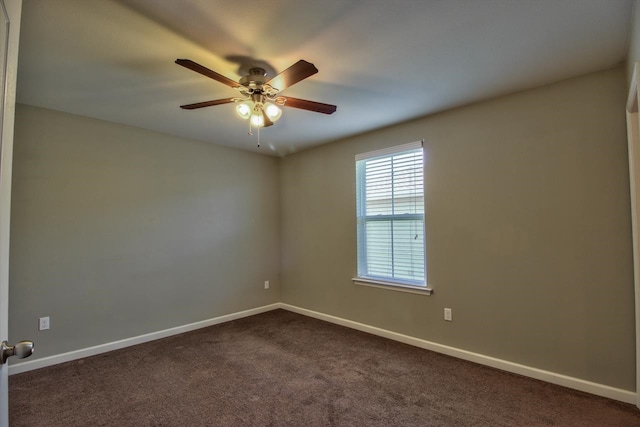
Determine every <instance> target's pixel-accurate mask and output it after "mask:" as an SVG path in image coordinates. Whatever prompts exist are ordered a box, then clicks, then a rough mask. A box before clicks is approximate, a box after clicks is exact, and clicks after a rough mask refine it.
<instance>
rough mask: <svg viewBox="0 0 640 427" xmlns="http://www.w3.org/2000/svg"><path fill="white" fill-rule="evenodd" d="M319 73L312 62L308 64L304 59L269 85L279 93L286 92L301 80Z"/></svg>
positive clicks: (276, 77)
mask: <svg viewBox="0 0 640 427" xmlns="http://www.w3.org/2000/svg"><path fill="white" fill-rule="evenodd" d="M317 72H318V69H317V68H316V66H315V65H313V64H312V63H311V62H307V61H305V60H304V59H301V60H300V61H298V62H296V63H295V64H293V65H292V66H291V67H289V68H287V69H286V70H284V71H283V72H281V73H280V74H278V75H277V76H275V77H274V78H272V79H271V80H269V81H268V82H267V83H268V84H269V85H271V87H273V88H275V89H277V90H278V91H281V90H284V89H286V88H288V87H289V86H293V85H294V84H296V83H298V82H299V81H301V80H304V79H306V78H307V77H309V76H312V75H314V74H315V73H317Z"/></svg>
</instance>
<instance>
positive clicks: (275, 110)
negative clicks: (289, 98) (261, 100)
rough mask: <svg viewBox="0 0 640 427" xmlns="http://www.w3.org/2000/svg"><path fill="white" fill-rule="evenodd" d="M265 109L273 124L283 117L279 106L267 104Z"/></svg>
mask: <svg viewBox="0 0 640 427" xmlns="http://www.w3.org/2000/svg"><path fill="white" fill-rule="evenodd" d="M264 107H265V108H264V112H265V114H266V115H267V117H269V120H271V121H272V122H275V121H276V120H278V119H279V118H280V116H282V110H281V109H280V108H279V107H278V106H277V105H275V104H272V103H271V102H267V103H266V104H265V106H264Z"/></svg>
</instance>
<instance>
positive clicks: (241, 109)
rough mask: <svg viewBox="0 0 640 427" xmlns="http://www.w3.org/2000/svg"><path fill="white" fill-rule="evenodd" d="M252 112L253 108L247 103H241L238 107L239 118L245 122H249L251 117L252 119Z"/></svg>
mask: <svg viewBox="0 0 640 427" xmlns="http://www.w3.org/2000/svg"><path fill="white" fill-rule="evenodd" d="M252 110H253V108H252V107H251V104H250V103H249V102H247V101H245V102H241V103H239V104H238V105H236V113H237V114H238V116H240V118H242V119H244V120H247V119H248V118H249V117H251V111H252Z"/></svg>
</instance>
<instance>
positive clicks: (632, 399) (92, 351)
mask: <svg viewBox="0 0 640 427" xmlns="http://www.w3.org/2000/svg"><path fill="white" fill-rule="evenodd" d="M278 308H282V309H284V310H288V311H291V312H293V313H298V314H302V315H304V316H308V317H313V318H316V319H320V320H324V321H326V322H330V323H335V324H337V325H341V326H346V327H348V328H351V329H356V330H359V331H362V332H367V333H370V334H373V335H377V336H380V337H384V338H388V339H391V340H394V341H398V342H402V343H405V344H409V345H412V346H415V347H420V348H424V349H426V350H431V351H435V352H437V353H442V354H446V355H449V356H453V357H457V358H459V359H463V360H468V361H470V362H475V363H478V364H481V365H485V366H490V367H492V368H497V369H501V370H503V371H507V372H512V373H515V374H519V375H523V376H526V377H530V378H535V379H538V380H542V381H546V382H548V383H551V384H557V385H561V386H564V387H568V388H572V389H574V390H580V391H584V392H586V393H591V394H595V395H597V396H603V397H607V398H609V399H614V400H619V401H621V402H625V403H631V404H634V405H635V404H636V393H634V392H632V391H627V390H622V389H619V388H615V387H610V386H607V385H603V384H598V383H594V382H590V381H585V380H581V379H579V378H573V377H569V376H566V375H562V374H557V373H554V372H549V371H545V370H542V369H538V368H532V367H530V366H525V365H520V364H518V363H513V362H509V361H506V360H502V359H496V358H494V357H490V356H485V355H483V354H479V353H473V352H471V351H467V350H461V349H459V348H455V347H450V346H446V345H442V344H437V343H434V342H431V341H426V340H423V339H420V338H415V337H411V336H408V335H403V334H399V333H397V332H392V331H389V330H386V329H381V328H377V327H375V326H369V325H366V324H364V323H358V322H354V321H352V320H347V319H343V318H341V317H336V316H331V315H329V314H324V313H320V312H317V311H313V310H308V309H306V308H300V307H296V306H294V305H290V304H284V303H275V304H269V305H265V306H262V307H257V308H253V309H250V310H245V311H240V312H237V313H231V314H227V315H225V316H219V317H214V318H212V319H208V320H203V321H200V322H195V323H190V324H188V325H183V326H178V327H175V328H170V329H165V330H162V331H158V332H152V333H150V334H145V335H140V336H137V337H132V338H127V339H123V340H120V341H114V342H111V343H106V344H101V345H97V346H94V347H88V348H84V349H80V350H75V351H70V352H68V353H62V354H58V355H55V356H49V357H43V358H42V359H35V360H25V361H24V362H19V363H15V364H12V365H10V366H9V375H13V374H19V373H22V372H27V371H31V370H34V369H40V368H44V367H47V366H52V365H57V364H58V363H64V362H69V361H71V360H77V359H82V358H84V357H89V356H95V355H97V354H101V353H106V352H109V351H113V350H118V349H121V348H124V347H129V346H132V345H137V344H142V343H145V342H149V341H153V340H157V339H160V338H165V337H168V336H171V335H177V334H182V333H184V332H189V331H193V330H195V329H200V328H206V327H207V326H213V325H217V324H219V323H224V322H229V321H231V320H236V319H240V318H243V317H248V316H253V315H255V314H260V313H264V312H267V311H271V310H275V309H278Z"/></svg>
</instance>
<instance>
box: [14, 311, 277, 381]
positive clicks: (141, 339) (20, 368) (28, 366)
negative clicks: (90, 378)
mask: <svg viewBox="0 0 640 427" xmlns="http://www.w3.org/2000/svg"><path fill="white" fill-rule="evenodd" d="M277 308H280V303H275V304H269V305H265V306H262V307H257V308H252V309H250V310H244V311H239V312H237V313H231V314H227V315H224V316H219V317H214V318H212V319H207V320H202V321H200V322H195V323H189V324H188V325H183V326H177V327H175V328H170V329H165V330H162V331H157V332H152V333H150V334H144V335H139V336H137V337H132V338H126V339H123V340H120V341H114V342H110V343H106V344H100V345H96V346H94V347H88V348H83V349H80V350H75V351H70V352H68V353H62V354H56V355H55V356H49V357H43V358H42V359H34V360H25V361H24V362H19V363H14V364H11V365H9V375H13V374H19V373H22V372H27V371H31V370H34V369H40V368H44V367H47V366H52V365H57V364H58V363H64V362H70V361H72V360H77V359H82V358H84V357H89V356H95V355H96V354H101V353H106V352H108V351H113V350H118V349H121V348H124V347H130V346H132V345H137V344H142V343H145V342H149V341H154V340H157V339H160V338H165V337H169V336H171V335H177V334H182V333H185V332H189V331H193V330H196V329H200V328H206V327H207V326H213V325H217V324H219V323H224V322H230V321H232V320H236V319H241V318H243V317H249V316H253V315H254V314H260V313H264V312H266V311H271V310H275V309H277Z"/></svg>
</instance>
